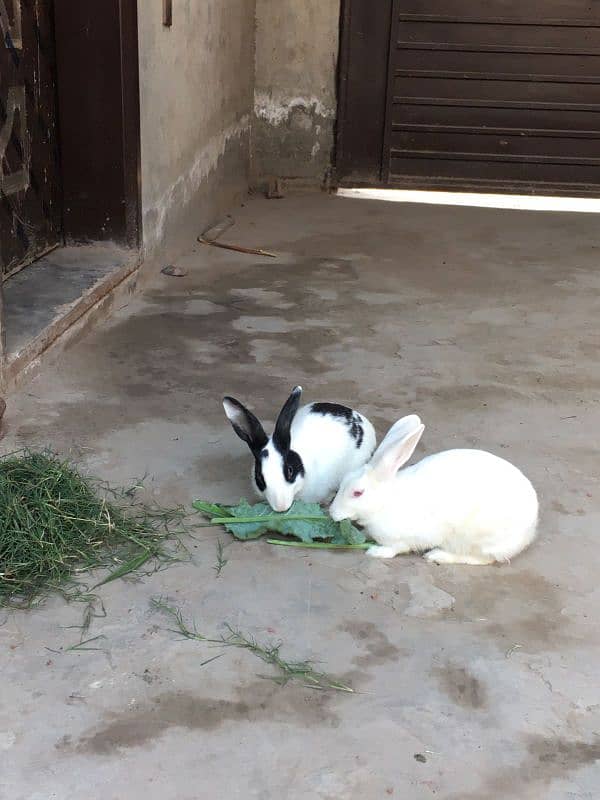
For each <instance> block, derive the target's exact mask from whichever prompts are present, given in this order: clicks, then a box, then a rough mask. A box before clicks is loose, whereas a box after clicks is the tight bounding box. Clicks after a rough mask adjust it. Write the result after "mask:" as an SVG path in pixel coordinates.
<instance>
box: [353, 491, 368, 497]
mask: <svg viewBox="0 0 600 800" xmlns="http://www.w3.org/2000/svg"><path fill="white" fill-rule="evenodd" d="M364 493H365V490H364V489H355V490H354V491H353V492H352V497H362V496H363V494H364Z"/></svg>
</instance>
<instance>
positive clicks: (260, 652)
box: [152, 597, 354, 692]
mask: <svg viewBox="0 0 600 800" xmlns="http://www.w3.org/2000/svg"><path fill="white" fill-rule="evenodd" d="M152 605H153V607H154V608H156V609H157V610H159V611H162V612H164V613H166V614H168V615H169V616H170V617H171V618H172V619H173V620H174V621H175V625H176V626H177V627H176V628H175V629H173V628H171V629H170V630H171V631H172V632H173V633H179V634H180V635H181V636H183V637H184V638H186V639H193V640H195V641H198V642H206V643H208V644H217V645H220V646H221V647H238V648H240V649H242V650H247V651H248V652H250V653H252V655H254V656H256V657H257V658H260V660H261V661H264V662H265V663H266V664H270V665H271V666H273V667H275V669H276V670H277V671H278V673H279V674H278V675H275V676H268V675H260V676H259V677H261V678H265V679H266V680H272V681H275V683H278V684H280V685H281V686H285V684H287V683H289V682H290V681H292V680H296V681H299V682H301V683H302V685H303V686H306V687H308V688H310V689H323V690H326V689H334V690H335V691H338V692H354V689H352V687H351V686H348V685H347V684H345V683H342V682H341V681H339V680H337V679H336V678H335V677H333V676H331V675H328V674H327V673H326V672H319V671H317V670H316V669H315V668H314V666H313V662H312V661H286V660H285V659H284V658H282V656H281V653H280V651H281V648H282V646H283V644H282V642H279V643H277V644H260V643H259V642H257V641H256V639H254V637H252V636H246V635H245V634H243V633H242V632H241V631H239V630H236V629H235V628H232V627H231V625H229V624H228V625H226V628H227V630H228V631H229V633H228V634H227V635H226V636H221V637H220V638H218V639H211V638H209V637H207V636H204V635H203V634H201V633H199V632H198V630H197V628H196V623H195V622H193V623H192V627H191V628H190V627H189V626H188V625H187V624H186V622H185V620H184V619H183V615H182V613H181V610H180V609H179V608H176V607H175V606H171V605H169V603H167V602H166V601H165V600H163V598H162V597H158V598H153V599H152ZM214 658H218V656H215V657H214ZM214 658H211V659H208V660H207V661H203V662H202V664H201V666H203V665H204V664H208V663H209V662H210V661H213V660H214Z"/></svg>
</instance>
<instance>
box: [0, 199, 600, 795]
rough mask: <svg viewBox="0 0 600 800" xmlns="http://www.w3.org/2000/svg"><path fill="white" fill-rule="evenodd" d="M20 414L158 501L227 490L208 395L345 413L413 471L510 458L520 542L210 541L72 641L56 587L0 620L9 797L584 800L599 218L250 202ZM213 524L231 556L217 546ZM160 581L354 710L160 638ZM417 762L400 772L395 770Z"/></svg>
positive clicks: (596, 753) (51, 370) (81, 349)
mask: <svg viewBox="0 0 600 800" xmlns="http://www.w3.org/2000/svg"><path fill="white" fill-rule="evenodd" d="M236 216H237V225H236V226H235V227H234V228H233V229H231V230H230V231H229V232H228V233H227V234H226V237H225V238H226V239H228V240H229V241H234V242H238V243H242V244H246V245H250V246H258V247H263V248H267V249H269V250H273V251H275V252H278V253H280V254H282V255H281V257H280V258H279V259H278V260H277V261H274V260H267V259H265V260H257V259H255V258H253V257H251V256H244V255H238V254H235V253H228V252H225V251H218V250H214V249H211V248H208V247H202V246H198V247H197V248H196V250H195V251H193V252H190V253H189V255H187V256H186V257H185V258H183V259H181V260H180V262H179V264H180V265H181V266H184V267H185V268H187V269H188V270H189V274H188V276H187V277H186V278H180V279H178V278H167V277H164V276H158V277H157V278H156V282H155V283H154V284H152V285H151V286H150V287H149V288H148V289H147V290H146V291H145V293H144V295H143V296H138V297H136V298H134V299H132V300H131V301H130V302H129V305H128V306H127V307H126V308H122V309H121V310H120V311H119V312H118V313H117V314H116V315H115V316H114V317H113V319H112V320H111V321H110V322H108V323H106V324H104V325H103V326H102V327H101V328H99V329H97V330H95V331H94V332H92V333H91V334H89V335H88V336H87V337H86V338H85V339H84V340H82V341H81V342H80V343H79V344H77V345H76V346H74V347H72V348H71V349H70V350H69V351H67V352H66V353H64V354H63V355H62V357H61V358H60V361H59V363H57V364H56V365H54V366H52V365H49V366H48V367H46V368H45V370H44V371H43V373H42V374H40V376H39V377H38V378H37V379H36V380H35V381H34V382H32V383H31V384H29V385H28V386H26V387H25V388H24V389H23V390H22V391H21V392H20V393H19V394H18V395H16V396H14V397H13V398H12V399H11V403H10V407H9V411H8V412H7V415H6V421H7V427H8V430H7V434H6V437H5V439H4V441H3V442H2V448H3V450H4V451H8V450H9V449H11V448H13V447H15V446H17V445H24V444H27V445H34V446H38V445H51V446H52V447H54V448H56V449H58V450H60V451H62V452H69V451H70V452H72V453H73V454H74V455H75V456H77V457H78V458H80V459H82V460H83V461H84V463H85V464H86V466H87V467H88V468H89V469H90V470H91V471H92V472H94V473H96V474H99V475H101V476H103V477H105V478H108V479H110V480H111V481H112V482H113V483H126V482H128V481H129V480H131V478H133V477H136V476H139V475H141V474H143V473H144V472H148V473H150V474H151V475H152V476H153V478H152V480H151V481H150V482H149V484H148V485H149V490H150V491H151V492H152V493H153V494H154V496H155V497H156V498H157V499H159V500H161V501H164V502H169V503H185V504H189V503H190V502H191V500H192V499H193V498H194V497H204V498H211V499H221V500H223V501H230V500H235V499H237V498H238V497H239V496H240V495H244V494H246V495H247V494H248V486H247V473H248V467H249V462H248V458H249V456H248V454H247V453H246V452H245V450H244V447H243V445H242V443H241V442H239V440H238V439H237V438H236V437H235V436H234V435H233V433H232V431H231V429H230V428H229V425H228V423H227V422H226V420H225V417H224V415H223V412H222V409H221V404H220V397H221V395H222V394H223V393H224V392H227V393H231V394H234V395H236V396H238V397H240V398H244V399H247V400H249V401H252V403H253V405H254V407H255V408H256V409H257V410H258V412H259V413H260V414H262V415H264V417H266V418H269V417H271V418H272V416H273V414H274V413H275V410H276V409H277V408H278V406H279V405H280V404H281V402H282V400H283V398H284V397H285V396H286V393H287V392H288V390H289V388H290V387H291V386H292V385H293V384H295V383H302V384H303V385H304V387H305V391H306V397H307V399H325V400H340V401H348V402H352V403H355V404H356V405H357V406H358V407H359V408H360V409H362V410H363V411H365V412H366V413H367V414H368V415H370V416H371V418H372V420H373V421H374V422H375V423H376V425H377V427H378V431H379V433H380V435H381V434H382V433H383V432H384V431H385V429H386V427H387V425H389V424H390V423H391V422H393V421H394V420H395V419H396V418H397V417H398V416H400V415H401V414H404V413H406V412H407V411H410V410H415V411H417V412H419V413H420V414H421V415H422V417H423V419H424V421H425V422H426V424H427V426H428V427H427V430H426V434H425V438H424V440H423V443H422V444H421V445H420V447H419V455H423V454H424V453H426V452H432V451H435V450H437V449H443V448H447V447H455V446H463V445H464V446H482V447H485V448H489V449H491V450H493V451H495V452H497V453H499V454H500V455H503V456H506V457H508V458H509V459H511V460H513V461H514V462H515V463H516V464H518V465H519V466H520V467H522V468H523V469H524V471H525V472H526V473H527V474H528V475H529V476H530V478H531V479H532V480H533V482H534V483H535V485H536V486H537V487H538V489H539V492H540V496H541V501H542V508H543V512H542V520H541V526H540V537H539V540H538V541H537V543H536V544H535V545H534V546H533V547H532V548H531V549H530V550H529V551H528V552H526V553H525V554H523V555H522V556H521V557H520V558H518V559H516V560H515V561H514V563H512V564H511V565H509V566H503V567H489V568H487V567H486V568H477V567H437V566H434V565H429V564H427V563H425V562H424V561H423V560H422V559H420V558H418V557H399V558H397V559H395V560H393V561H389V562H380V561H376V560H370V559H368V558H366V557H365V556H364V555H362V554H360V553H344V554H341V553H327V552H324V553H318V554H317V553H311V552H308V551H302V550H296V549H286V548H275V547H272V546H270V545H268V544H266V543H260V542H255V543H248V544H241V543H238V542H234V543H231V544H229V543H228V547H227V550H226V556H227V557H228V559H229V561H228V563H227V564H226V566H225V568H224V570H223V572H222V574H221V577H220V578H218V579H217V578H215V572H214V570H213V566H214V564H215V561H216V556H215V542H216V539H217V538H218V534H217V532H215V531H212V530H207V529H204V530H201V531H200V532H199V535H198V542H197V543H196V545H194V547H193V549H192V552H193V554H194V561H193V563H189V564H182V565H179V566H174V567H172V568H170V569H168V570H165V571H163V572H160V573H158V574H156V575H154V576H151V577H148V578H145V579H144V580H143V581H141V582H136V583H134V582H127V583H124V582H115V583H112V584H109V585H107V586H106V587H104V588H103V589H102V597H103V599H104V603H105V605H106V611H107V616H106V618H104V619H97V620H95V621H94V623H93V625H92V628H91V630H90V633H89V635H90V636H95V635H99V634H103V635H105V636H106V639H105V640H100V646H102V647H104V648H105V650H104V651H89V652H80V653H77V652H73V651H71V652H66V653H64V654H60V653H53V652H50V651H49V650H48V649H46V648H52V649H53V650H59V649H60V648H61V647H62V648H64V647H66V646H68V645H70V644H72V643H74V642H76V641H77V638H78V631H77V630H73V629H69V628H68V627H67V626H69V625H77V624H79V622H80V620H81V607H78V606H66V605H65V604H64V603H63V602H61V601H59V600H58V599H53V600H51V601H49V602H48V603H47V604H46V605H45V606H44V607H43V608H41V609H38V610H35V611H32V612H28V613H22V612H21V613H12V614H8V615H7V614H6V613H4V614H2V615H0V623H3V624H2V625H1V627H0V674H1V675H2V682H1V684H0V687H1V688H0V697H1V699H2V702H1V704H0V761H1V763H2V768H1V769H0V797H3V798H4V797H6V798H8V797H10V798H13V800H50V798H57V800H70V798H75V797H87V798H92V799H93V800H95V798H98V799H99V798H102V800H137V798H144V800H158V799H159V798H160V799H161V800H163V799H164V798H177V799H178V800H200V799H202V800H204V799H205V798H244V799H245V798H260V800H271V798H283V797H285V798H289V800H299V798H302V799H304V798H320V799H321V798H322V799H323V800H325V799H327V800H329V799H333V798H335V799H336V800H341V799H342V798H343V799H344V800H354V798H356V799H357V800H358V798H360V799H361V800H365V799H366V800H371V798H387V797H397V798H406V799H407V800H422V799H423V800H425V799H427V800H428V799H429V798H434V797H435V798H443V799H444V800H484V798H485V800H488V798H515V800H540V798H544V800H566V799H567V798H568V799H569V800H575V798H577V800H579V799H581V800H583V799H584V798H585V799H586V800H587V799H588V798H590V800H591V798H596V797H598V795H599V794H600V764H599V763H598V762H599V760H600V718H599V713H598V712H599V709H600V698H599V695H598V674H599V670H600V649H599V645H600V628H599V626H598V623H597V608H598V604H599V601H600V590H599V589H598V574H599V570H600V549H599V547H598V531H599V530H600V503H599V497H598V490H597V480H598V478H597V475H598V448H597V432H598V430H600V404H599V398H600V394H599V389H600V365H599V362H598V352H599V347H600V336H599V333H598V311H599V309H598V300H599V297H600V269H599V266H600V265H599V261H600V235H599V234H598V220H597V217H595V216H593V215H585V216H576V215H568V214H563V215H561V214H558V213H535V212H514V211H494V210H489V209H469V208H450V207H427V206H408V205H407V206H404V205H400V204H395V203H391V204H386V203H383V202H379V201H363V200H350V199H342V198H336V197H328V196H324V195H315V196H295V197H289V198H287V199H285V200H281V201H265V200H258V199H255V200H252V201H251V202H249V203H248V204H247V205H246V207H245V208H244V209H242V210H241V211H240V212H239V213H237V214H236ZM220 538H221V539H222V540H224V541H225V540H226V536H225V535H223V534H221V536H220ZM159 594H163V595H166V596H168V597H170V598H171V599H172V600H173V601H174V602H175V603H177V604H178V605H179V606H181V608H182V610H183V612H184V614H185V615H186V616H187V617H189V618H192V617H193V618H194V619H195V620H196V624H197V626H198V628H199V630H201V631H202V632H205V633H207V634H208V635H214V633H215V632H218V631H222V630H223V625H224V623H226V622H230V623H231V624H233V625H235V626H238V627H239V628H241V629H242V630H243V631H245V632H247V633H250V634H253V635H255V636H256V637H257V638H259V639H260V640H270V639H281V640H282V641H283V643H284V644H283V648H282V652H283V654H284V655H286V656H289V657H294V658H306V657H310V658H313V659H316V660H318V661H320V662H322V668H323V669H326V670H328V671H330V672H332V673H334V674H336V675H338V676H342V677H344V678H346V679H347V680H349V681H351V682H352V684H353V686H354V687H355V689H356V694H354V695H351V694H335V693H320V692H316V691H312V690H309V689H305V688H303V687H301V686H296V685H291V684H290V685H288V686H285V687H283V688H280V687H278V686H276V685H275V684H274V683H272V682H270V681H266V680H263V679H261V678H260V677H258V675H260V674H265V673H268V668H267V667H265V666H264V665H263V664H261V663H260V662H258V661H256V660H255V659H254V658H253V657H252V656H251V655H250V654H246V653H243V652H240V651H237V650H235V651H234V650H228V651H227V652H226V653H225V655H224V657H222V658H220V659H218V660H216V661H212V662H211V663H209V664H206V665H205V666H201V663H202V662H203V661H205V660H206V659H207V658H209V657H210V656H212V655H214V654H215V651H214V650H212V649H211V648H210V646H209V645H202V644H197V643H195V642H190V641H180V640H178V639H177V637H176V636H174V635H173V634H172V633H169V631H168V630H167V628H168V627H169V626H170V625H169V622H168V621H167V620H165V619H164V618H163V617H162V616H161V615H160V614H157V613H155V612H153V611H152V610H151V609H150V607H149V601H150V599H151V597H153V596H156V595H159ZM416 755H418V756H419V758H418V759H417V758H415V756H416Z"/></svg>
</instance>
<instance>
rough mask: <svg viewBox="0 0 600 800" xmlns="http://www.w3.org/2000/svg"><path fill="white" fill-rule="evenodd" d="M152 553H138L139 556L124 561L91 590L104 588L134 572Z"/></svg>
mask: <svg viewBox="0 0 600 800" xmlns="http://www.w3.org/2000/svg"><path fill="white" fill-rule="evenodd" d="M153 555H154V553H152V552H151V551H150V550H146V552H144V553H140V554H139V555H137V556H135V557H134V558H132V559H130V560H129V561H126V562H125V564H121V566H120V567H118V568H117V569H116V570H115V571H114V572H111V573H110V575H107V577H106V578H104V580H102V581H100V583H97V584H96V585H95V586H93V587H92V589H97V588H98V587H99V586H104V585H105V584H107V583H110V582H111V581H116V580H117V579H118V578H124V577H125V575H129V574H130V573H131V572H135V571H136V570H138V569H139V568H140V567H142V566H143V565H144V564H145V563H146V562H147V561H150V559H151V558H152V556H153Z"/></svg>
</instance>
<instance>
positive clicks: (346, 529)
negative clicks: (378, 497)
mask: <svg viewBox="0 0 600 800" xmlns="http://www.w3.org/2000/svg"><path fill="white" fill-rule="evenodd" d="M194 508H196V509H197V510H198V511H201V512H202V513H203V514H205V515H206V516H211V517H212V518H213V521H214V522H215V524H217V523H220V524H223V525H224V526H225V528H226V529H227V530H228V531H230V533H232V534H233V535H234V536H235V537H236V538H237V539H242V540H249V539H258V538H259V537H260V536H262V535H263V534H264V533H267V532H269V531H271V532H276V533H281V534H283V535H284V536H293V537H294V538H296V539H299V540H300V541H301V542H305V543H310V542H313V541H315V540H319V539H321V540H324V541H328V542H331V543H332V544H362V543H363V542H364V541H365V535H364V534H363V533H362V531H360V530H358V528H355V527H354V525H353V524H352V523H351V522H350V520H343V521H342V522H341V523H338V522H334V521H333V520H332V519H331V517H330V516H329V515H328V514H327V512H326V511H324V510H323V509H322V508H321V506H320V505H319V504H318V503H305V502H302V501H301V500H297V501H296V502H295V503H294V504H293V505H292V507H291V508H290V509H289V510H288V511H285V512H284V513H283V514H279V513H277V512H275V511H273V510H272V509H271V507H270V506H269V505H268V504H267V503H256V504H255V505H250V503H248V501H247V500H240V502H239V503H238V505H237V506H217V505H214V504H211V503H206V502H204V501H200V500H197V501H196V502H195V503H194ZM236 519H239V520H240V521H239V522H236Z"/></svg>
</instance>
